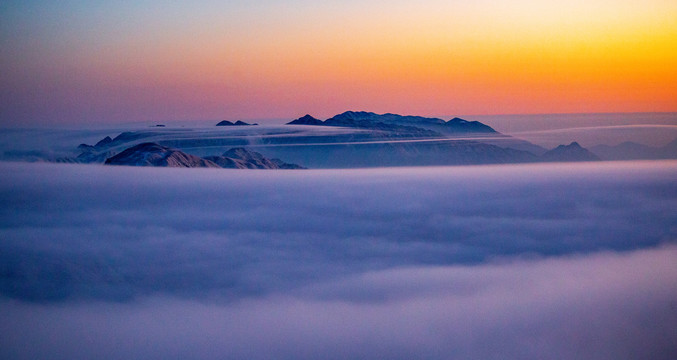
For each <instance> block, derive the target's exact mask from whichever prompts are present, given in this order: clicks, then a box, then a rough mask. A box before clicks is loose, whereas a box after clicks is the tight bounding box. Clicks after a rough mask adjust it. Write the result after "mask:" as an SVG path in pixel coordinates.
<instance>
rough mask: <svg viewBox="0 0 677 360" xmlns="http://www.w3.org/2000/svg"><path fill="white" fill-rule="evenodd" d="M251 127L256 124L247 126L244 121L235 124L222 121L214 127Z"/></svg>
mask: <svg viewBox="0 0 677 360" xmlns="http://www.w3.org/2000/svg"><path fill="white" fill-rule="evenodd" d="M252 125H258V124H249V123H246V122H244V121H240V120H238V121H236V122H234V123H233V122H230V121H228V120H223V121H221V122H220V123H218V124H216V126H252Z"/></svg>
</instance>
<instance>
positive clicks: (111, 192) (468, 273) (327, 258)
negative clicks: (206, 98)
mask: <svg viewBox="0 0 677 360" xmlns="http://www.w3.org/2000/svg"><path fill="white" fill-rule="evenodd" d="M0 166H1V167H2V172H0V174H1V175H0V203H2V204H3V206H2V207H1V208H0V239H2V240H0V274H1V277H0V292H1V294H2V297H3V298H4V299H3V300H0V319H1V320H2V321H0V323H1V324H2V325H0V326H1V328H0V330H2V331H0V333H1V334H2V335H0V348H2V350H1V351H2V357H13V358H64V359H65V358H92V357H106V358H130V357H136V358H139V357H143V358H167V357H176V358H186V357H191V358H215V357H216V358H221V357H231V358H270V357H271V356H272V357H278V358H318V357H320V358H375V357H387V358H534V359H536V358H544V357H546V358H553V357H554V358H558V357H559V358H608V359H618V358H654V359H661V358H666V359H667V358H670V355H671V354H674V353H675V351H676V350H677V349H676V348H675V345H674V344H675V343H677V339H676V338H675V335H673V334H675V333H677V331H676V330H677V303H676V301H677V300H676V299H677V285H675V284H677V265H675V264H677V262H676V261H674V260H675V259H676V258H677V256H676V255H677V250H676V249H675V245H674V244H675V239H677V228H675V224H677V212H676V211H675V209H677V187H676V186H675V183H674V179H675V178H677V162H674V161H663V162H636V163H628V162H617V163H593V164H537V165H514V166H513V165H511V166H476V167H439V168H416V169H411V168H397V169H369V170H348V171H346V170H324V171H313V170H308V171H238V170H209V169H206V170H203V169H166V168H162V169H156V168H124V167H115V168H109V167H104V166H93V165H90V166H83V165H55V164H10V163H0Z"/></svg>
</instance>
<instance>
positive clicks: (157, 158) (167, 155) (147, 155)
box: [105, 143, 220, 168]
mask: <svg viewBox="0 0 677 360" xmlns="http://www.w3.org/2000/svg"><path fill="white" fill-rule="evenodd" d="M105 164H106V165H127V166H163V167H184V168H196V167H206V168H218V167H220V166H218V165H217V164H215V163H213V162H211V161H209V160H205V159H203V158H200V157H197V156H195V155H190V154H186V153H184V152H183V151H181V150H177V149H172V148H168V147H166V146H162V145H158V144H155V143H142V144H139V145H136V146H132V147H130V148H128V149H126V150H124V151H123V152H121V153H119V154H117V155H115V156H113V157H111V158H108V159H107V160H106V162H105Z"/></svg>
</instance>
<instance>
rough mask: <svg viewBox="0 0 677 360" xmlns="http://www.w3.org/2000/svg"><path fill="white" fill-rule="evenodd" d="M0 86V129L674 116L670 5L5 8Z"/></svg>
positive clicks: (500, 0) (72, 4)
mask: <svg viewBox="0 0 677 360" xmlns="http://www.w3.org/2000/svg"><path fill="white" fill-rule="evenodd" d="M0 82H1V84H0V126H4V125H9V126H16V125H30V124H62V123H113V122H127V121H158V122H159V121H163V120H167V121H172V120H206V119H264V118H295V117H298V116H301V115H303V114H305V113H311V114H313V115H315V116H317V117H320V118H326V117H329V116H331V115H333V114H336V113H339V112H342V111H345V110H349V109H351V110H369V111H375V112H379V113H380V112H395V113H404V114H417V115H430V116H446V115H454V114H508V113H573V112H660V111H677V2H675V1H674V0H645V1H641V2H640V1H636V0H616V1H611V0H570V1H566V2H564V1H551V0H541V1H538V0H512V1H507V0H492V1H488V0H478V1H472V2H470V1H453V0H446V1H442V0H418V1H407V0H391V1H385V0H376V1H356V0H342V1H337V0H330V1H309V0H290V1H281V0H266V1H240V0H234V1H227V2H224V1H150V0H149V1H117V0H108V1H92V0H88V1H78V0H67V1H59V2H54V1H39V0H23V1H4V2H2V3H1V4H0Z"/></svg>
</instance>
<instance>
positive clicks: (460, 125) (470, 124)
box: [444, 117, 497, 133]
mask: <svg viewBox="0 0 677 360" xmlns="http://www.w3.org/2000/svg"><path fill="white" fill-rule="evenodd" d="M444 127H445V128H448V129H449V130H451V131H452V132H465V133H496V132H497V131H496V130H494V129H492V128H491V127H490V126H488V125H485V124H482V123H481V122H479V121H467V120H463V119H461V118H457V117H455V118H453V119H451V120H449V121H447V122H446V123H445V124H444Z"/></svg>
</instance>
